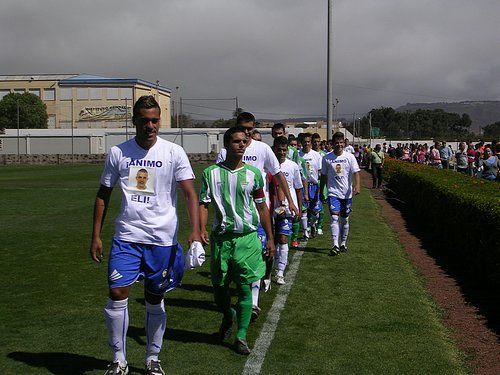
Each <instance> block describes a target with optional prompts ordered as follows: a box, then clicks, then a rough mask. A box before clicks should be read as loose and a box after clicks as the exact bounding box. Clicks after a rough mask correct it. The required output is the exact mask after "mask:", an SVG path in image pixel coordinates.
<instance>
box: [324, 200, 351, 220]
mask: <svg viewBox="0 0 500 375" xmlns="http://www.w3.org/2000/svg"><path fill="white" fill-rule="evenodd" d="M328 207H329V208H330V213H332V212H339V213H340V216H342V217H347V216H349V214H350V213H351V211H352V198H348V199H340V198H337V197H328Z"/></svg>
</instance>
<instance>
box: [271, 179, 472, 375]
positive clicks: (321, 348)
mask: <svg viewBox="0 0 500 375" xmlns="http://www.w3.org/2000/svg"><path fill="white" fill-rule="evenodd" d="M325 221H326V223H325V228H324V229H325V235H324V236H321V237H316V238H315V239H313V240H310V241H309V243H308V246H307V248H306V249H305V254H304V256H303V258H302V262H301V266H300V269H299V272H298V274H297V278H296V280H295V283H294V286H293V288H292V291H291V293H290V296H289V298H288V301H287V307H286V309H285V310H284V312H283V313H282V315H281V320H280V324H279V326H278V329H277V332H276V336H275V339H274V341H273V343H272V345H271V347H270V350H269V351H268V353H267V357H266V361H265V363H264V366H263V368H262V373H263V374H271V373H272V374H461V373H465V372H466V371H465V367H464V365H463V361H462V357H461V355H460V354H459V353H458V351H457V349H456V347H455V345H454V344H453V343H452V342H451V340H450V336H449V332H447V330H446V329H445V328H444V327H443V325H442V323H441V321H440V318H439V311H438V310H437V308H436V307H435V305H434V304H433V303H432V301H431V299H430V296H429V294H428V293H427V291H426V290H425V288H424V287H423V283H422V282H421V279H420V278H419V276H418V275H417V274H416V272H415V271H414V269H413V267H412V266H411V264H410V263H409V261H408V259H407V258H406V256H405V253H404V251H403V249H402V246H401V245H400V244H399V243H398V241H397V239H396V237H395V235H394V233H393V232H392V231H391V229H390V228H389V227H388V226H387V225H386V224H385V223H384V221H383V218H382V217H380V213H379V210H378V207H377V206H376V203H375V201H374V200H373V198H372V196H371V194H370V193H369V191H368V190H366V189H365V190H363V193H362V194H361V195H360V196H358V197H356V198H355V200H354V211H353V213H352V214H351V221H350V224H351V226H350V236H349V242H348V245H349V252H348V253H347V254H345V255H339V256H336V257H329V256H327V252H328V249H329V248H330V246H331V245H330V243H331V242H330V241H331V240H330V235H329V220H328V217H326V220H325Z"/></svg>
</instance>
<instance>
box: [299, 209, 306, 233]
mask: <svg viewBox="0 0 500 375" xmlns="http://www.w3.org/2000/svg"><path fill="white" fill-rule="evenodd" d="M300 223H301V224H302V230H303V231H304V232H305V231H306V230H307V214H306V213H305V214H302V216H301V218H300Z"/></svg>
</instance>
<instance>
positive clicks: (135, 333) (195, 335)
mask: <svg viewBox="0 0 500 375" xmlns="http://www.w3.org/2000/svg"><path fill="white" fill-rule="evenodd" d="M127 337H130V338H131V339H133V340H135V341H136V342H137V343H138V344H139V345H142V346H146V340H145V338H146V331H145V330H144V327H135V326H129V328H128V332H127ZM163 337H164V339H165V340H169V341H177V342H183V343H193V342H195V343H202V344H210V345H221V344H220V343H219V340H218V334H217V332H214V333H212V334H208V333H203V332H195V331H187V330H184V329H177V328H168V327H167V330H166V331H165V335H164V336H163Z"/></svg>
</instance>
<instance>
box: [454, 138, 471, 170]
mask: <svg viewBox="0 0 500 375" xmlns="http://www.w3.org/2000/svg"><path fill="white" fill-rule="evenodd" d="M455 159H456V161H457V172H460V173H465V174H468V172H469V162H468V159H467V151H466V150H465V142H460V144H459V145H458V151H457V152H456V153H455Z"/></svg>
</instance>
